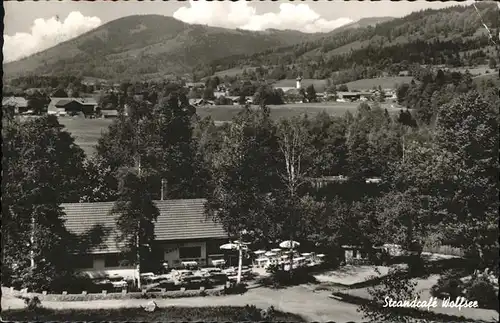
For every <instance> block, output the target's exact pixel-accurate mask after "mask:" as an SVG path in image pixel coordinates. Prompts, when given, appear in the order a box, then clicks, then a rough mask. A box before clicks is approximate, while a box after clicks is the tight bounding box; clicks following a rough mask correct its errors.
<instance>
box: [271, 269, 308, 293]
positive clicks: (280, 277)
mask: <svg viewBox="0 0 500 323" xmlns="http://www.w3.org/2000/svg"><path fill="white" fill-rule="evenodd" d="M267 271H268V272H269V273H270V274H271V275H270V276H269V277H268V278H266V279H265V280H264V283H266V284H267V285H272V286H273V287H275V288H277V287H284V286H292V285H300V284H305V283H313V282H315V281H316V280H315V279H314V277H313V276H312V275H311V274H310V272H309V269H308V267H299V268H295V269H294V270H293V271H292V273H291V274H290V272H289V271H286V270H284V269H283V268H282V267H281V266H279V265H271V266H269V267H268V269H267Z"/></svg>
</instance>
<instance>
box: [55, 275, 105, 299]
mask: <svg viewBox="0 0 500 323" xmlns="http://www.w3.org/2000/svg"><path fill="white" fill-rule="evenodd" d="M112 287H113V285H111V284H106V285H96V284H95V283H94V282H93V280H92V279H91V278H90V277H89V276H88V275H83V274H75V275H66V276H62V277H60V278H58V279H56V280H55V281H54V282H53V283H52V285H51V286H50V289H49V291H50V292H54V293H62V292H63V291H67V292H68V294H80V293H81V292H83V291H87V292H88V293H100V292H101V291H102V290H103V289H105V290H108V291H111V289H112Z"/></svg>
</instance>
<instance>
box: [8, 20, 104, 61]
mask: <svg viewBox="0 0 500 323" xmlns="http://www.w3.org/2000/svg"><path fill="white" fill-rule="evenodd" d="M101 23H102V22H101V19H99V18H98V17H86V16H84V15H82V14H81V13H80V12H78V11H73V12H71V13H70V14H69V15H68V16H67V17H66V19H64V21H60V20H59V19H58V17H52V18H50V19H43V18H39V19H36V20H35V21H34V22H33V26H32V27H31V33H16V34H14V35H13V36H9V35H4V45H3V55H4V61H5V62H10V61H14V60H18V59H21V58H23V57H26V56H29V55H31V54H34V53H37V52H40V51H42V50H45V49H47V48H50V47H52V46H55V45H57V44H59V43H61V42H64V41H66V40H69V39H71V38H74V37H76V36H79V35H81V34H83V33H85V32H87V31H89V30H91V29H94V28H96V27H99V26H100V25H101Z"/></svg>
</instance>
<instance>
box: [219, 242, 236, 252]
mask: <svg viewBox="0 0 500 323" xmlns="http://www.w3.org/2000/svg"><path fill="white" fill-rule="evenodd" d="M220 249H223V250H233V249H238V245H237V244H235V243H226V244H223V245H222V246H220Z"/></svg>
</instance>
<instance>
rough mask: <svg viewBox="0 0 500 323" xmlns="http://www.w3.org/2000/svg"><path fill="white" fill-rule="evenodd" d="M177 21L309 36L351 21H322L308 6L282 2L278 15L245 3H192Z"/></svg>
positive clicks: (179, 10) (345, 19)
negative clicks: (281, 31)
mask: <svg viewBox="0 0 500 323" xmlns="http://www.w3.org/2000/svg"><path fill="white" fill-rule="evenodd" d="M174 18H176V19H178V20H181V21H184V22H186V23H196V24H204V25H210V26H218V27H226V28H241V29H247V30H264V29H268V28H274V29H294V30H300V31H303V32H308V33H313V32H327V31H331V30H333V29H335V28H338V27H340V26H343V25H345V24H348V23H351V22H352V20H351V19H349V18H339V19H335V20H326V19H324V18H321V16H320V15H319V14H318V13H317V12H315V11H314V10H312V9H311V8H310V7H309V6H308V5H307V4H297V5H295V4H291V3H282V4H281V5H280V7H279V12H278V13H274V12H268V13H264V14H260V15H259V14H257V12H256V10H255V8H253V7H250V6H249V5H248V4H247V2H246V1H237V2H215V1H211V2H206V1H190V2H189V6H186V7H181V8H179V9H178V10H177V11H176V12H175V13H174Z"/></svg>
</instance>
